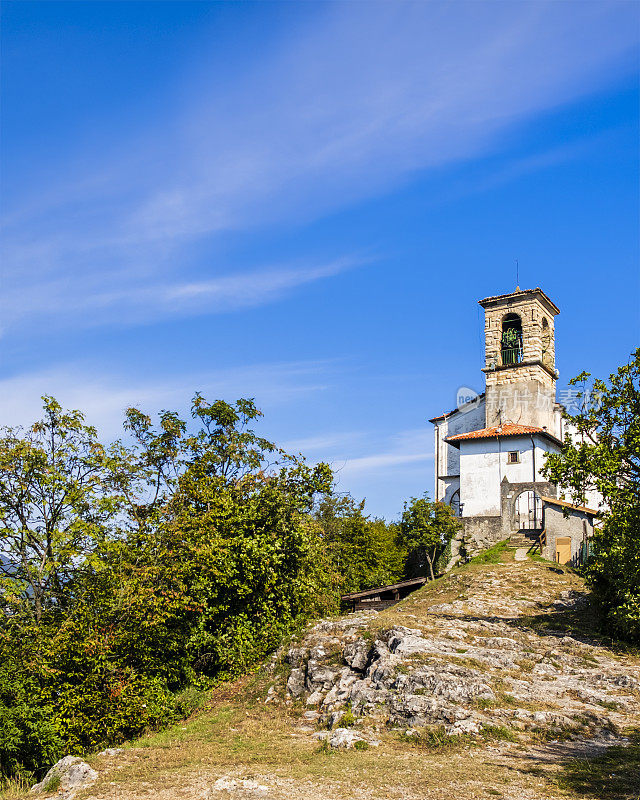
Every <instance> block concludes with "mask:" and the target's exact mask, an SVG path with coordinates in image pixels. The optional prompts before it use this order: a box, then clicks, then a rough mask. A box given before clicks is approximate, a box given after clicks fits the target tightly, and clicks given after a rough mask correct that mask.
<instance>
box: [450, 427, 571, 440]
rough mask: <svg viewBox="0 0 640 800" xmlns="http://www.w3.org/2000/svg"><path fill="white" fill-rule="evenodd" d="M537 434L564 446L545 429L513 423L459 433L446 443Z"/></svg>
mask: <svg viewBox="0 0 640 800" xmlns="http://www.w3.org/2000/svg"><path fill="white" fill-rule="evenodd" d="M532 433H537V434H539V435H541V436H545V437H546V438H547V439H551V440H552V441H553V442H556V444H562V442H561V441H560V440H559V439H557V438H556V437H555V436H554V435H553V434H552V433H549V431H547V430H545V429H544V428H536V427H534V426H533V425H514V424H513V423H512V422H505V424H504V425H497V426H496V427H494V428H481V429H480V430H479V431H469V433H457V434H456V435H455V436H447V437H446V438H445V442H449V443H450V444H453V445H456V444H457V443H458V442H464V441H468V440H470V439H496V438H500V437H503V436H528V435H530V434H532Z"/></svg>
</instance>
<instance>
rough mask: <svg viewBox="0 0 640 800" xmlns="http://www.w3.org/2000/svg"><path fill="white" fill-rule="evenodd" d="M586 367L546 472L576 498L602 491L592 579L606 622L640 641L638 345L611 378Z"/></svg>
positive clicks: (589, 572)
mask: <svg viewBox="0 0 640 800" xmlns="http://www.w3.org/2000/svg"><path fill="white" fill-rule="evenodd" d="M590 378H591V375H590V374H589V373H588V372H583V373H581V374H580V375H578V376H577V377H576V378H574V379H573V380H571V381H570V384H571V385H574V386H578V387H580V388H579V391H578V399H579V400H581V401H582V404H581V408H580V410H579V412H578V413H577V414H569V413H565V417H566V419H567V420H568V421H569V422H570V423H571V425H572V426H573V427H574V428H575V433H574V434H573V435H572V434H570V433H568V434H567V435H566V437H565V442H564V446H563V448H562V451H561V452H560V453H558V454H550V455H549V456H547V459H546V463H545V467H544V472H545V474H546V476H547V477H548V478H549V479H550V480H552V481H555V482H556V483H558V484H560V485H561V486H566V487H568V488H570V489H571V490H572V492H573V495H574V498H575V499H576V500H577V502H582V503H584V502H585V499H586V498H585V494H586V492H587V491H589V490H591V489H595V490H597V491H598V492H600V494H601V495H602V498H603V502H604V508H603V510H602V517H603V520H604V521H603V525H602V527H601V529H600V530H599V531H597V532H596V534H595V536H594V554H593V558H592V560H591V561H590V562H589V564H588V566H587V570H586V573H587V577H588V579H589V580H590V582H591V583H592V585H593V587H594V589H595V592H596V596H597V597H598V598H599V599H600V601H601V603H602V605H603V609H604V612H605V614H606V619H607V620H608V622H609V624H610V625H611V626H612V627H613V629H614V630H616V631H617V632H618V633H620V634H622V635H625V636H628V637H631V638H633V639H635V640H636V641H638V640H640V349H637V350H636V351H635V352H633V353H632V354H631V357H630V359H629V362H628V363H627V364H624V365H622V366H621V367H620V368H619V369H618V370H617V371H616V372H615V373H613V374H612V375H610V377H609V381H608V383H607V382H605V381H603V380H600V379H596V380H593V381H590Z"/></svg>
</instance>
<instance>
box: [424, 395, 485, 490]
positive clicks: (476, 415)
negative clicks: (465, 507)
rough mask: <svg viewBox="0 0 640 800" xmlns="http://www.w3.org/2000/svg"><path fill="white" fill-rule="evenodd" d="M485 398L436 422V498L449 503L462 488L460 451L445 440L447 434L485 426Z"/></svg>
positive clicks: (450, 434) (467, 431)
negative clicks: (465, 409) (466, 409)
mask: <svg viewBox="0 0 640 800" xmlns="http://www.w3.org/2000/svg"><path fill="white" fill-rule="evenodd" d="M484 421H485V407H484V398H481V399H479V400H478V402H477V403H474V404H473V405H472V406H471V408H470V409H469V410H468V411H456V412H454V413H453V414H452V415H451V416H448V417H446V418H445V419H442V420H439V421H437V422H436V423H435V459H436V464H435V473H436V476H435V494H434V497H435V499H436V500H442V501H443V502H445V503H448V502H449V501H450V499H451V496H452V495H453V493H454V492H455V491H457V490H458V489H459V488H460V451H459V450H458V448H457V447H453V445H450V444H448V443H447V442H445V441H444V440H445V438H446V437H447V436H454V435H455V434H457V433H469V432H470V431H478V430H481V429H482V428H484Z"/></svg>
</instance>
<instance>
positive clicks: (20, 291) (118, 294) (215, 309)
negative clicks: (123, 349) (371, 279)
mask: <svg viewBox="0 0 640 800" xmlns="http://www.w3.org/2000/svg"><path fill="white" fill-rule="evenodd" d="M369 260H370V259H366V258H355V257H354V258H341V259H336V260H334V261H330V262H328V263H325V264H317V265H311V266H306V267H305V266H297V267H295V266H288V267H281V268H267V269H260V270H255V271H251V272H242V273H238V274H230V275H220V276H219V277H215V278H211V279H208V280H200V281H182V282H180V281H173V282H166V283H161V282H155V283H154V282H151V283H148V282H142V281H138V282H137V283H132V282H130V281H129V282H126V281H123V284H122V285H116V286H105V285H102V284H101V283H100V282H99V281H96V276H95V275H92V274H89V275H85V276H80V277H78V279H77V280H76V281H74V284H73V288H72V289H71V287H70V285H69V281H68V279H65V278H57V279H55V280H51V281H48V282H43V283H40V284H36V285H34V286H32V287H31V288H30V289H29V291H28V292H25V290H24V288H23V287H21V286H14V287H13V288H7V287H5V291H4V292H3V297H2V300H0V303H2V306H3V321H4V324H5V325H11V323H13V322H14V321H17V320H19V319H21V318H23V317H24V316H27V315H36V314H37V315H39V316H43V315H44V316H47V315H55V314H60V315H65V316H66V315H69V314H73V315H78V314H81V315H84V317H83V319H82V324H83V325H96V324H100V323H103V322H104V321H105V317H107V318H110V319H113V321H115V322H117V323H118V324H126V323H130V322H132V321H137V322H140V321H145V320H147V319H155V318H158V317H175V316H184V315H188V314H194V313H201V312H203V311H206V312H207V313H226V312H230V311H236V310H238V309H243V308H253V307H256V306H261V305H266V304H268V303H272V302H275V301H276V300H279V299H280V298H282V297H284V296H286V295H287V294H288V293H290V292H291V291H292V290H294V289H296V288H298V287H301V286H304V285H306V284H311V283H315V282H316V281H319V280H323V279H326V278H330V277H333V276H335V275H339V274H340V273H341V272H345V271H347V270H349V269H354V268H355V267H358V266H361V265H363V264H365V263H367V262H368V261H369ZM70 289H71V291H70Z"/></svg>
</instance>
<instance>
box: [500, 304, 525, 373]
mask: <svg viewBox="0 0 640 800" xmlns="http://www.w3.org/2000/svg"><path fill="white" fill-rule="evenodd" d="M522 349H523V348H522V320H521V319H520V317H519V316H518V315H517V314H507V315H506V316H505V317H504V319H503V320H502V341H501V348H500V355H501V360H502V366H505V367H506V366H510V365H512V364H520V362H521V361H522Z"/></svg>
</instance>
